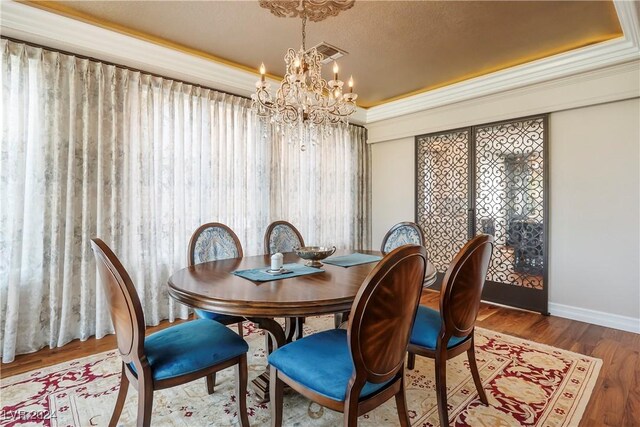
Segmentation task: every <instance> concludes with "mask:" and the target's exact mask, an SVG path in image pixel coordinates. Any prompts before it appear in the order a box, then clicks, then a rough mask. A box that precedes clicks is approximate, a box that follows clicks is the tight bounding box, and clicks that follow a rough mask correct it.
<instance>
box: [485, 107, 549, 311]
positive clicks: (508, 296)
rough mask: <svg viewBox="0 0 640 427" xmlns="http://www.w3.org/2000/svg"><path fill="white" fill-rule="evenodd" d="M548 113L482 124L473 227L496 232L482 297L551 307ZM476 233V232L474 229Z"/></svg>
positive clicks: (524, 305) (534, 307)
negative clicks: (549, 287)
mask: <svg viewBox="0 0 640 427" xmlns="http://www.w3.org/2000/svg"><path fill="white" fill-rule="evenodd" d="M546 129H547V117H546V116H539V117H532V118H526V119H520V120H511V121H507V122H501V123H494V124H490V125H484V126H477V127H475V128H474V129H473V131H474V134H473V138H474V147H473V149H474V153H475V156H474V170H475V175H474V181H475V188H474V194H475V206H474V207H475V210H474V214H475V215H474V216H475V221H474V227H475V231H476V232H478V233H488V234H492V235H493V236H494V237H495V245H496V246H495V249H494V252H493V257H492V261H491V265H490V267H489V272H488V273H487V284H486V290H485V292H484V293H483V297H484V298H485V299H487V300H492V301H496V302H500V303H503V304H509V305H515V306H518V307H522V308H527V309H530V310H535V311H540V312H542V313H546V312H547V290H546V278H547V277H546V270H547V269H546V264H547V263H546V252H547V250H546V247H547V243H546V191H545V189H546V182H547V179H546V170H547V168H546V167H545V163H546V160H547V158H546V157H547V155H546V154H547V153H546V150H545V146H546V144H545V140H546ZM474 234H475V233H474Z"/></svg>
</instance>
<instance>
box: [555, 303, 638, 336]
mask: <svg viewBox="0 0 640 427" xmlns="http://www.w3.org/2000/svg"><path fill="white" fill-rule="evenodd" d="M549 313H550V314H551V315H552V316H558V317H564V318H566V319H571V320H578V321H580V322H586V323H592V324H594V325H599V326H606V327H607V328H614V329H620V330H622V331H627V332H633V333H636V334H640V319H638V318H633V317H629V316H620V315H619V314H612V313H605V312H603V311H597V310H588V309H586V308H580V307H573V306H570V305H564V304H557V303H554V302H550V303H549Z"/></svg>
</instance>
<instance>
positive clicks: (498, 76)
mask: <svg viewBox="0 0 640 427" xmlns="http://www.w3.org/2000/svg"><path fill="white" fill-rule="evenodd" d="M614 4H615V8H616V12H617V14H618V19H619V20H620V25H621V27H622V30H623V34H624V36H623V37H620V38H618V39H614V40H609V41H606V42H603V43H598V44H596V45H593V46H587V47H584V48H581V49H576V50H572V51H570V52H566V53H562V54H558V55H555V56H552V57H549V58H544V59H541V60H537V61H534V62H530V63H527V64H523V65H519V66H516V67H512V68H509V69H506V70H502V71H498V72H495V73H491V74H488V75H485V76H481V77H476V78H474V79H470V80H466V81H464V82H460V83H456V84H453V85H449V86H446V87H443V88H439V89H435V90H432V91H428V92H425V93H422V94H418V95H414V96H410V97H407V98H403V99H400V100H397V101H393V102H389V103H386V104H382V105H380V106H376V107H372V108H369V109H363V108H359V109H358V110H357V112H356V113H355V114H354V116H353V117H352V121H353V122H354V123H359V124H367V123H374V122H378V121H381V120H386V119H390V118H394V117H399V116H403V115H407V114H410V113H416V112H419V111H424V110H429V109H433V108H436V107H442V106H445V105H449V104H454V103H457V102H461V101H465V100H470V99H474V98H479V97H483V96H487V95H492V94H497V93H500V92H504V91H508V90H512V89H517V88H522V87H526V86H530V85H533V84H537V83H542V82H548V81H551V80H555V79H561V78H563V77H567V76H571V75H575V74H580V73H584V72H587V71H592V70H596V69H600V68H605V67H609V66H611V65H616V64H621V63H624V62H630V61H634V60H637V59H638V58H640V30H639V24H638V9H637V6H636V2H632V1H624V0H614ZM0 12H1V13H0V32H1V33H2V35H4V36H7V37H13V38H16V39H20V40H24V41H26V42H31V43H37V44H41V45H44V46H49V47H51V48H55V49H60V50H65V51H69V52H74V53H77V54H80V55H85V56H89V57H95V58H99V59H101V60H104V61H109V62H114V63H117V64H122V65H125V66H129V67H133V68H138V69H141V70H145V71H148V72H150V73H155V74H160V75H163V76H167V77H169V78H175V79H180V80H184V81H188V82H193V83H195V84H200V85H203V86H209V87H213V88H216V89H219V90H222V91H226V92H230V93H234V94H237V95H242V96H250V95H251V94H252V93H253V92H254V90H255V81H256V79H257V73H252V72H249V71H246V70H243V69H240V68H236V67H232V66H230V65H228V64H224V63H221V62H216V61H215V60H213V59H211V58H205V57H202V56H197V55H194V54H190V53H186V52H182V51H177V50H175V49H171V48H169V47H166V46H161V45H158V44H155V43H152V42H149V41H146V40H142V39H139V38H136V37H133V36H130V35H126V34H122V33H119V32H117V31H113V30H109V29H106V28H101V27H98V26H95V25H91V24H88V23H85V22H82V21H79V20H76V19H72V18H68V17H65V16H62V15H58V14H55V13H52V12H48V11H45V10H42V9H39V8H36V7H33V6H29V5H27V4H22V3H18V2H15V1H13V0H11V1H2V2H0ZM270 81H271V82H272V83H273V84H278V82H277V81H276V80H271V79H270Z"/></svg>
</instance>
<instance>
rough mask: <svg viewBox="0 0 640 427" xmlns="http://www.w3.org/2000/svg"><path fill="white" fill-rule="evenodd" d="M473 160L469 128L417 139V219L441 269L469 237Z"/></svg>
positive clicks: (443, 268) (428, 250) (442, 270)
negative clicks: (471, 167) (470, 157)
mask: <svg viewBox="0 0 640 427" xmlns="http://www.w3.org/2000/svg"><path fill="white" fill-rule="evenodd" d="M469 162H470V159H469V129H461V130H454V131H448V132H444V133H437V134H431V135H425V136H420V137H418V138H417V139H416V191H417V195H416V223H417V224H419V225H420V227H421V228H422V231H423V232H424V237H425V247H426V248H427V253H428V254H429V261H430V262H431V263H432V264H433V265H434V266H435V267H436V270H437V271H438V272H440V273H442V272H444V271H445V270H446V269H447V266H448V265H449V262H451V260H452V259H453V257H454V256H455V254H456V253H457V252H458V251H459V250H460V248H461V247H462V246H463V245H464V244H465V242H466V241H467V237H468V233H469V214H468V211H469V208H470V199H469V184H468V182H469Z"/></svg>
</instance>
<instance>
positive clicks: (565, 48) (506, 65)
mask: <svg viewBox="0 0 640 427" xmlns="http://www.w3.org/2000/svg"><path fill="white" fill-rule="evenodd" d="M619 37H623V34H622V32H619V33H614V34H607V35H604V36H602V37H593V38H589V39H585V40H582V41H581V42H579V43H574V44H571V45H567V46H563V47H560V48H556V49H552V50H549V51H546V52H544V53H542V54H538V55H531V56H526V57H523V58H520V59H516V60H513V61H510V62H507V63H504V64H500V65H498V66H495V67H490V68H486V69H483V70H481V71H478V72H475V73H469V74H466V75H463V76H461V77H457V78H455V79H451V80H447V81H444V82H442V83H438V84H435V85H431V86H428V87H425V88H421V89H417V90H414V91H411V92H408V93H403V94H401V95H398V96H394V97H392V98H386V99H383V100H381V101H378V102H373V103H370V104H367V106H366V107H365V106H362V105H358V106H359V107H362V108H372V107H377V106H380V105H383V104H388V103H390V102H393V101H398V100H401V99H404V98H408V97H410V96H414V95H420V94H422V93H425V92H429V91H432V90H435V89H440V88H443V87H446V86H450V85H452V84H455V83H460V82H463V81H466V80H470V79H473V78H476V77H481V76H486V75H488V74H491V73H495V72H498V71H502V70H506V69H508V68H511V67H515V66H518V65H523V64H527V63H529V62H533V61H536V60H539V59H544V58H548V57H550V56H553V55H558V54H561V53H566V52H569V51H572V50H575V49H579V48H582V47H586V46H590V45H594V44H597V43H602V42H605V41H608V40H612V39H616V38H619Z"/></svg>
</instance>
